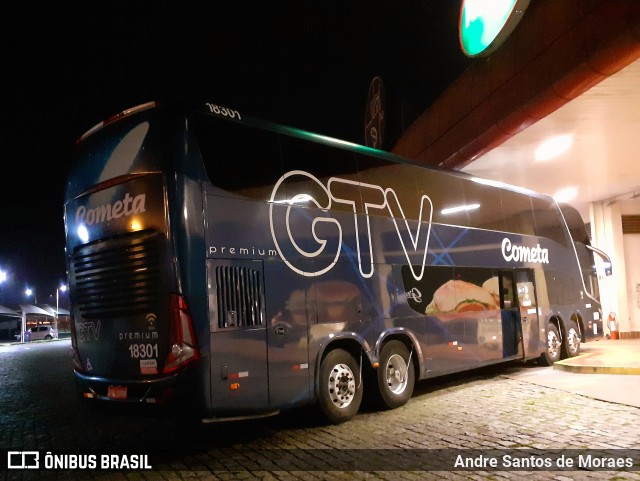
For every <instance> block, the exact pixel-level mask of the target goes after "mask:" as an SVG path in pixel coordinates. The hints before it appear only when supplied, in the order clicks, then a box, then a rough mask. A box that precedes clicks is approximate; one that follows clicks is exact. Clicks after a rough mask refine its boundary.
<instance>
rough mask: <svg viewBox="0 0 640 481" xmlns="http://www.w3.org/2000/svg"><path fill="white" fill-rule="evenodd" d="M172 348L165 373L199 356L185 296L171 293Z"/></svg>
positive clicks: (165, 366) (165, 364)
mask: <svg viewBox="0 0 640 481" xmlns="http://www.w3.org/2000/svg"><path fill="white" fill-rule="evenodd" d="M170 322H171V338H170V345H171V350H170V351H169V355H168V356H167V360H166V362H165V363H164V371H163V372H164V373H165V374H167V373H171V372H173V371H175V370H177V369H178V368H180V367H182V366H184V365H186V364H188V363H190V362H193V361H195V360H197V359H198V358H199V353H198V348H197V344H196V337H195V335H194V333H193V323H192V322H191V315H190V314H189V309H188V308H187V303H186V302H185V300H184V297H182V296H179V295H177V294H171V320H170Z"/></svg>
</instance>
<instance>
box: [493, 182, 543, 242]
mask: <svg viewBox="0 0 640 481" xmlns="http://www.w3.org/2000/svg"><path fill="white" fill-rule="evenodd" d="M500 200H501V201H502V210H503V212H504V222H505V226H506V231H507V232H514V233H517V234H527V235H535V223H534V222H535V221H534V217H533V212H532V208H531V198H530V197H529V196H528V195H526V194H520V193H518V192H512V191H509V190H502V191H500Z"/></svg>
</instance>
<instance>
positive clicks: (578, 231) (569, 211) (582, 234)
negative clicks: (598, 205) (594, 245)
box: [560, 204, 589, 245]
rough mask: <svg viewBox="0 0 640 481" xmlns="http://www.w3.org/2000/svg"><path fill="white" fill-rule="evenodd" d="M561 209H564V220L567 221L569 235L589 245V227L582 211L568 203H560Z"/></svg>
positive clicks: (576, 240)
mask: <svg viewBox="0 0 640 481" xmlns="http://www.w3.org/2000/svg"><path fill="white" fill-rule="evenodd" d="M560 210H561V211H562V215H563V216H564V220H565V221H566V222H567V227H568V228H569V235H571V238H572V239H573V240H574V242H581V243H582V244H587V245H589V236H588V234H587V228H586V226H585V223H584V221H583V220H582V216H581V215H580V213H579V212H578V211H577V210H576V209H574V208H573V207H571V206H570V205H568V204H560Z"/></svg>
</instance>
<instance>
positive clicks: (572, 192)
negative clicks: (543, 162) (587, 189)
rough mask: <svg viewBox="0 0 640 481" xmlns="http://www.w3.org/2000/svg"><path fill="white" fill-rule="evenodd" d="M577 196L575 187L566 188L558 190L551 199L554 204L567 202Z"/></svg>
mask: <svg viewBox="0 0 640 481" xmlns="http://www.w3.org/2000/svg"><path fill="white" fill-rule="evenodd" d="M577 196H578V189H576V188H575V187H567V188H566V189H560V190H559V191H558V192H556V193H555V195H554V196H553V199H554V200H555V201H556V202H569V201H571V200H573V199H575V198H576V197H577Z"/></svg>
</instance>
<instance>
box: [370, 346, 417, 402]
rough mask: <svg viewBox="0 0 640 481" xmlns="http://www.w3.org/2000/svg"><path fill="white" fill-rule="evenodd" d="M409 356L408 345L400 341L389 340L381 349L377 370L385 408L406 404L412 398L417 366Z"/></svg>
mask: <svg viewBox="0 0 640 481" xmlns="http://www.w3.org/2000/svg"><path fill="white" fill-rule="evenodd" d="M409 357H410V355H409V350H408V349H407V346H405V345H404V343H402V342H400V341H395V340H393V341H389V342H388V343H386V344H385V345H384V346H383V348H382V351H380V366H379V367H378V369H377V370H376V372H377V377H378V391H379V394H380V401H381V405H382V407H383V408H387V409H394V408H397V407H400V406H404V405H405V404H407V402H409V399H411V395H412V394H413V386H414V384H415V368H414V365H413V362H412V361H411V360H410V359H409Z"/></svg>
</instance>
